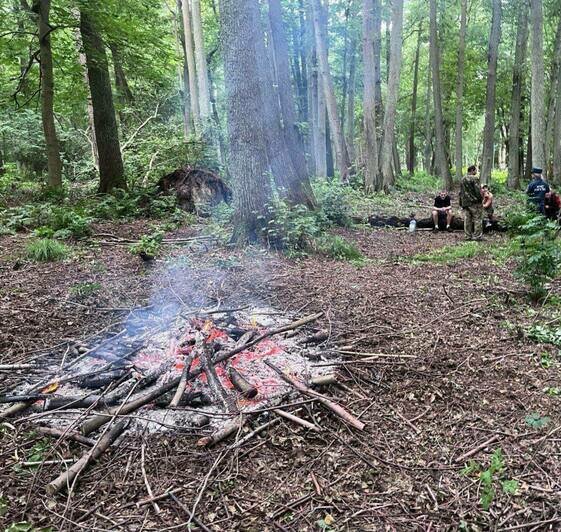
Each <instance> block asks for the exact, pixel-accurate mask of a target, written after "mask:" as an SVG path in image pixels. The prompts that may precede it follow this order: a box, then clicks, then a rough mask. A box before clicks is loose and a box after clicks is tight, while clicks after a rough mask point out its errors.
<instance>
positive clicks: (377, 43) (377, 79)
mask: <svg viewBox="0 0 561 532" xmlns="http://www.w3.org/2000/svg"><path fill="white" fill-rule="evenodd" d="M373 1H374V7H373V10H374V85H375V100H376V122H377V123H378V124H381V123H382V120H383V118H384V104H383V102H382V64H381V58H382V8H381V6H380V0H373Z"/></svg>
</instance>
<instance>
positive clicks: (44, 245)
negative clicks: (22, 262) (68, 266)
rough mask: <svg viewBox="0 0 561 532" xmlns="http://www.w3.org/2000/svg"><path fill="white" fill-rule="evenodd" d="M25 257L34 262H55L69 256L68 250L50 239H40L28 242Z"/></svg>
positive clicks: (63, 245) (65, 246)
mask: <svg viewBox="0 0 561 532" xmlns="http://www.w3.org/2000/svg"><path fill="white" fill-rule="evenodd" d="M25 252H26V257H27V258H28V259H29V260H32V261H34V262H55V261H58V260H63V259H65V258H67V257H68V256H69V255H70V248H69V247H68V246H67V245H65V244H63V243H62V242H59V241H58V240H55V239H52V238H41V239H39V240H34V241H33V242H30V243H29V244H28V245H27V246H26V248H25Z"/></svg>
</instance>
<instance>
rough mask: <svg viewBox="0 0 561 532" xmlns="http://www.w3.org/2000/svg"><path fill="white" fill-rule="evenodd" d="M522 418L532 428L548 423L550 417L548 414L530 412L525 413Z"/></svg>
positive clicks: (541, 426)
mask: <svg viewBox="0 0 561 532" xmlns="http://www.w3.org/2000/svg"><path fill="white" fill-rule="evenodd" d="M524 420H525V421H526V424H527V425H529V426H530V427H532V428H534V429H541V428H543V427H546V426H547V425H548V424H549V422H550V421H551V418H550V417H549V416H541V415H540V414H538V413H537V412H532V413H531V414H529V415H527V416H526V417H525V418H524Z"/></svg>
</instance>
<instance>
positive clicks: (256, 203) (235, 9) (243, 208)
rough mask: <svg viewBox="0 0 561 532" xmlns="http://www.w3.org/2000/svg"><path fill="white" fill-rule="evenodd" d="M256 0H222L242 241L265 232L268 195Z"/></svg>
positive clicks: (237, 227) (237, 228)
mask: <svg viewBox="0 0 561 532" xmlns="http://www.w3.org/2000/svg"><path fill="white" fill-rule="evenodd" d="M258 19H259V12H258V6H257V4H256V2H255V0H220V35H221V42H222V49H223V56H224V85H225V88H226V101H227V109H228V114H227V117H228V137H229V141H230V172H231V175H232V181H233V188H234V199H235V206H234V207H235V212H234V220H235V234H234V239H235V240H236V241H237V242H238V243H244V242H247V241H252V240H257V239H259V238H261V237H262V229H263V226H264V220H262V219H261V218H260V215H262V214H264V213H265V206H266V204H267V202H268V201H269V199H270V186H269V180H268V177H267V175H266V173H267V169H268V165H267V150H266V146H265V138H266V137H265V131H264V126H263V122H262V114H261V109H262V107H263V100H262V97H261V88H260V83H259V78H258V74H259V72H258V67H257V65H258V60H257V56H256V46H255V45H256V39H258V38H260V32H259V31H257V30H258V29H259V28H256V27H255V25H254V21H255V20H258Z"/></svg>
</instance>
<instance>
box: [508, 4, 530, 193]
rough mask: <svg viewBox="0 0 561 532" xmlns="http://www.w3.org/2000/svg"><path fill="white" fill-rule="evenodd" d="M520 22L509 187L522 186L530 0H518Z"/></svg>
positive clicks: (511, 123)
mask: <svg viewBox="0 0 561 532" xmlns="http://www.w3.org/2000/svg"><path fill="white" fill-rule="evenodd" d="M517 7H518V23H517V28H516V50H515V52H514V65H513V67H512V95H511V100H510V101H511V103H510V110H511V115H510V126H509V140H508V144H509V158H508V183H507V184H508V187H509V188H510V189H517V188H520V178H521V174H522V170H523V169H522V168H521V167H520V156H519V154H520V151H521V145H522V138H521V136H520V119H521V117H522V92H523V89H524V81H525V80H524V78H525V74H526V50H527V48H528V2H527V1H526V0H519V1H518V5H517Z"/></svg>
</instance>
